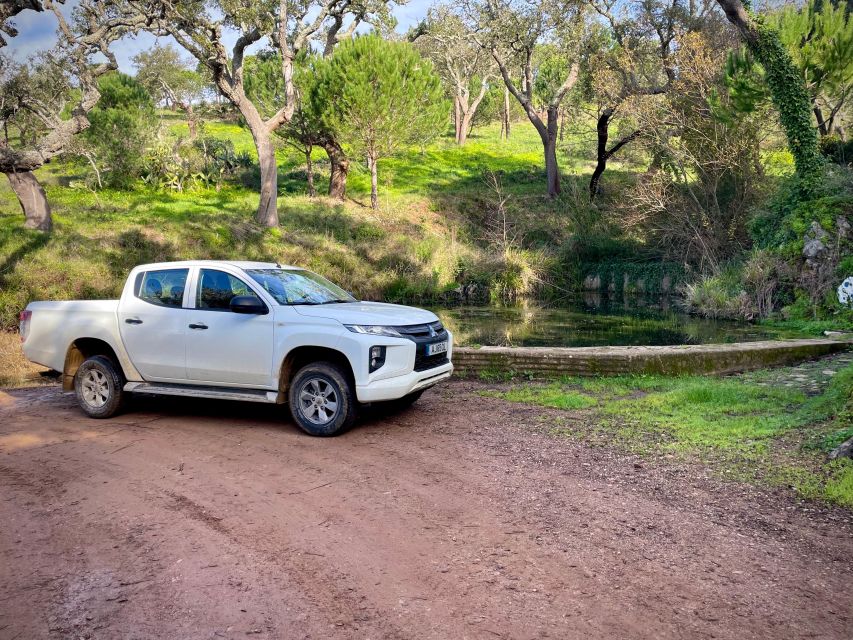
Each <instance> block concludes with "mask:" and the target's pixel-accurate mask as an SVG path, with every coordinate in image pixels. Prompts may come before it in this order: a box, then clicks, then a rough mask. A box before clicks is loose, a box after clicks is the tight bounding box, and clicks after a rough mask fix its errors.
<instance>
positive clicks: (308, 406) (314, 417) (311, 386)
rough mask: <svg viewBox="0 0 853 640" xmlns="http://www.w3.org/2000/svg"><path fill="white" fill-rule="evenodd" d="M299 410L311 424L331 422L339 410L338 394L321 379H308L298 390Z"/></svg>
mask: <svg viewBox="0 0 853 640" xmlns="http://www.w3.org/2000/svg"><path fill="white" fill-rule="evenodd" d="M299 409H300V411H301V413H302V415H303V416H305V419H306V420H308V421H309V422H311V423H312V424H327V423H329V422H332V421H333V420H334V419H335V418H336V417H337V415H338V411H339V410H340V399H339V398H338V392H337V391H336V390H335V388H334V387H333V386H332V385H331V384H329V382H328V381H326V380H324V379H323V378H309V379H308V380H306V381H305V383H304V384H303V385H302V388H301V389H300V390H299Z"/></svg>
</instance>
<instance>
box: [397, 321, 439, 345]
mask: <svg viewBox="0 0 853 640" xmlns="http://www.w3.org/2000/svg"><path fill="white" fill-rule="evenodd" d="M430 327H432V329H433V331H435V333H436V335H435V337H434V338H433V336H431V335H430V332H429V330H430ZM394 328H395V329H396V330H397V331H399V332H400V333H401V334H403V335H404V336H406V337H407V338H409V339H411V340H415V342H418V341H419V340H420V339H421V338H433V339H435V340H439V339H440V337H441V336H442V335H444V336H447V332H446V331H445V330H444V326H443V325H442V324H441V321H440V320H437V321H436V322H430V323H428V324H411V325H408V326H405V327H394Z"/></svg>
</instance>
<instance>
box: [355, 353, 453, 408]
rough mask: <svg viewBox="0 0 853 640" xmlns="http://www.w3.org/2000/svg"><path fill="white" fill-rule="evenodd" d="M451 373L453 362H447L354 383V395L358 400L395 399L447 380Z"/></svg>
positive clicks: (378, 400) (380, 400)
mask: <svg viewBox="0 0 853 640" xmlns="http://www.w3.org/2000/svg"><path fill="white" fill-rule="evenodd" d="M452 373H453V363H451V362H448V363H447V364H443V365H441V366H440V367H435V368H433V369H427V370H426V371H412V372H411V373H407V374H405V375H402V376H394V377H393V378H384V379H382V380H374V381H373V382H370V383H368V384H366V385H361V386H359V385H356V388H355V395H356V397H357V398H358V401H359V402H382V401H384V400H397V399H398V398H402V397H403V396H407V395H409V394H410V393H414V392H415V391H421V390H422V389H428V388H429V387H431V386H433V385H434V384H437V383H439V382H441V381H442V380H447V379H448V378H449V377H450V374H452Z"/></svg>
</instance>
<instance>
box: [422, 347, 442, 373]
mask: <svg viewBox="0 0 853 640" xmlns="http://www.w3.org/2000/svg"><path fill="white" fill-rule="evenodd" d="M418 352H419V353H418V354H417V355H416V356H415V371H426V370H427V369H435V368H436V367H440V366H441V365H443V364H447V363H448V362H450V360H448V359H447V354H446V353H436V354H435V355H434V356H428V355H426V354H425V353H421V349H420V347H418Z"/></svg>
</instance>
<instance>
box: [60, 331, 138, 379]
mask: <svg viewBox="0 0 853 640" xmlns="http://www.w3.org/2000/svg"><path fill="white" fill-rule="evenodd" d="M92 356H106V357H108V358H109V359H110V360H112V361H113V363H115V365H116V366H117V367H118V368H119V370H120V371H121V372H122V374H125V372H124V370H123V368H122V365H121V360H120V359H119V357H118V355H117V354H116V351H115V349H114V348H113V347H112V345H110V343H108V342H107V341H106V340H102V339H100V338H88V337H87V338H77V339H76V340H74V342H72V343H71V344H70V345H69V346H68V350H67V351H66V352H65V364H64V365H63V367H62V389H63V391H72V390H73V389H74V375H75V374H76V373H77V369H79V368H80V365H81V364H83V362H85V361H86V359H87V358H91V357H92Z"/></svg>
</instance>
